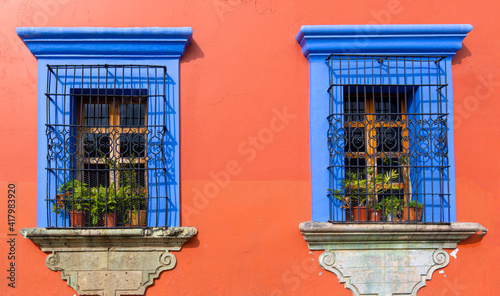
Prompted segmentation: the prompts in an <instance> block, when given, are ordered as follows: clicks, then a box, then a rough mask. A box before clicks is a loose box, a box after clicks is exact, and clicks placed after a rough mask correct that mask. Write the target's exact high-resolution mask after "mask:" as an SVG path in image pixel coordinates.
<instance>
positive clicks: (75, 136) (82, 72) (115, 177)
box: [45, 65, 171, 228]
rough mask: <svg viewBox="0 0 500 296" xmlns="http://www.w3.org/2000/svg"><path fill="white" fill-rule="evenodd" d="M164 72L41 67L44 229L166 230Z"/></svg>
mask: <svg viewBox="0 0 500 296" xmlns="http://www.w3.org/2000/svg"><path fill="white" fill-rule="evenodd" d="M166 79H167V73H166V67H164V66H151V65H47V86H46V93H45V96H46V106H45V108H46V135H47V165H46V169H47V172H48V173H47V193H46V196H47V198H46V204H47V217H48V219H47V220H48V221H47V225H48V227H81V228H99V227H146V226H150V227H151V226H153V227H155V226H167V225H166V221H167V218H166V214H167V209H166V208H167V204H168V197H167V190H166V185H167V182H168V180H167V179H168V174H169V173H168V168H167V166H168V162H169V161H171V160H170V158H171V156H169V152H168V151H167V150H168V149H167V143H168V142H169V140H168V133H167V121H168V118H167V116H168V115H167V114H168V112H169V110H168V105H167V102H166Z"/></svg>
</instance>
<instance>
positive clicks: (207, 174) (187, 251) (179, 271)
mask: <svg viewBox="0 0 500 296" xmlns="http://www.w3.org/2000/svg"><path fill="white" fill-rule="evenodd" d="M499 10H500V2H498V1H494V0H487V1H481V2H471V1H457V0H455V1H451V0H450V1H445V0H442V1H434V0H433V1H430V0H421V1H414V0H376V1H373V0H370V1H368V0H362V1H337V0H335V1H333V0H328V1H307V0H297V1H289V0H209V1H202V0H196V1H195V0H193V1H160V0H156V1H132V0H113V1H112V0H107V1H104V0H101V1H97V0H86V1H80V0H73V1H70V0H23V1H20V0H3V1H0V14H1V17H0V139H1V140H0V258H1V260H0V295H6V296H13V295H16V296H21V295H23V296H24V295H37V296H38V295H50V296H52V295H54V296H67V295H73V294H74V291H73V290H72V289H71V288H69V287H68V286H67V285H66V282H64V281H62V280H61V279H60V273H59V272H52V271H50V270H48V269H47V268H46V267H45V258H46V254H43V253H42V252H41V251H40V250H39V249H38V247H36V246H35V245H34V244H32V243H31V241H29V240H25V239H23V238H22V237H20V236H18V237H17V246H16V248H17V249H16V252H17V254H16V255H17V261H16V262H17V264H18V265H17V271H18V273H17V282H16V286H17V287H16V289H12V288H8V287H7V281H6V279H5V277H6V276H5V275H6V269H7V267H6V264H7V258H6V257H7V253H8V248H7V247H8V246H7V244H6V243H5V241H6V240H7V237H6V233H7V228H6V226H7V225H6V211H7V209H6V206H7V201H6V200H7V193H6V191H7V184H8V183H9V182H15V183H16V185H17V188H18V194H17V201H18V203H17V212H16V215H17V229H18V230H19V229H20V228H22V227H34V226H35V221H36V218H35V217H36V216H35V215H36V210H35V192H36V155H35V152H36V146H37V141H36V120H35V119H36V81H37V74H36V60H35V58H34V57H33V56H32V55H31V54H30V52H29V51H28V49H27V48H26V47H25V46H24V45H23V44H22V42H21V40H20V39H19V38H17V36H16V35H15V28H16V27H18V26H65V27H76V26H90V27H97V26H105V27H134V26H137V27H148V26H161V27H168V26H191V27H192V28H193V32H194V33H193V40H194V41H193V43H192V44H191V45H190V47H189V48H188V49H187V52H186V54H185V56H184V57H183V58H182V59H181V64H180V68H181V81H180V88H181V97H180V99H181V198H182V215H183V216H182V222H181V223H182V224H183V225H189V226H196V227H197V228H198V230H199V234H198V236H197V237H195V238H194V239H193V240H192V241H190V242H189V243H187V244H186V245H185V247H184V248H183V250H182V251H181V252H178V253H176V256H177V259H178V265H177V267H176V268H175V269H173V270H171V271H168V272H164V273H162V274H161V276H160V278H159V279H158V280H156V282H155V284H154V285H153V286H152V287H150V288H149V289H148V290H147V293H146V295H234V296H236V295H237V296H261V295H262V296H264V295H270V296H271V295H272V296H279V295H299V296H302V295H344V296H347V295H351V293H350V292H349V291H348V290H345V289H344V288H343V286H342V285H340V284H339V283H338V280H337V279H336V277H335V275H333V274H331V273H329V272H326V271H325V270H323V269H321V268H320V267H319V266H318V264H317V258H318V256H319V254H320V253H319V252H313V253H310V252H309V250H308V248H307V245H306V243H305V242H304V240H303V239H302V237H301V235H300V232H299V230H298V224H299V223H300V222H302V221H307V220H309V219H310V188H309V187H310V169H309V167H310V163H309V138H308V137H309V131H308V100H309V98H308V85H309V82H308V78H309V77H308V75H309V69H308V63H307V60H306V59H305V58H304V57H303V55H302V53H301V49H300V46H299V45H298V44H297V43H296V41H295V36H296V34H297V32H298V30H299V28H300V26H301V25H314V24H424V23H425V24H433V23H470V24H472V25H473V26H474V29H473V31H472V32H470V33H469V34H468V36H467V37H466V38H465V40H464V48H463V49H462V50H460V51H459V53H458V54H457V56H456V57H455V60H454V65H453V76H454V78H453V83H454V88H453V91H454V100H455V106H454V107H455V117H456V119H457V121H456V130H455V149H456V184H457V186H456V190H457V200H458V207H457V216H458V220H459V221H462V222H479V223H481V224H482V225H483V226H485V227H487V228H488V229H489V230H490V231H489V233H488V235H487V236H485V237H484V238H483V239H482V240H479V239H478V238H477V237H473V238H471V239H469V240H468V241H467V242H464V243H462V244H460V245H459V247H458V248H459V252H458V254H457V259H454V258H451V262H450V265H449V266H448V267H447V268H445V269H444V273H438V272H436V273H434V276H433V280H432V281H430V282H427V287H425V288H423V289H421V290H420V292H419V295H420V296H430V295H460V296H465V295H471V296H476V295H497V294H498V291H499V290H500V276H499V275H498V272H497V270H498V262H500V258H499V257H500V256H499V254H500V250H499V248H500V247H499V246H500V239H499V237H498V235H497V231H498V229H500V222H499V217H500V215H498V213H497V212H498V207H499V203H498V201H497V199H496V198H497V197H498V196H500V186H499V185H500V183H499V181H498V177H497V175H498V174H497V173H496V172H497V171H498V169H497V168H496V167H495V164H497V163H499V162H500V156H499V154H498V153H497V150H498V147H499V146H500V137H499V135H500V116H498V115H497V113H498V110H500V100H498V96H499V94H500V90H499V87H500V62H499V60H500V56H499V53H500V42H499V41H498V38H497V31H498V25H497V23H498V13H497V12H498V11H499ZM277 113H287V114H289V116H288V118H287V119H286V120H281V121H277V120H279V118H280V117H279V116H277ZM276 118H278V119H276ZM269 131H271V133H269ZM259 135H260V137H261V138H262V137H264V139H265V143H262V142H259V144H257V146H255V148H252V147H253V146H252V144H251V141H252V138H255V137H257V138H258V137H259ZM325 148H326V144H325ZM325 172H326V171H325ZM214 175H215V176H219V177H220V178H222V177H221V176H226V177H227V176H229V181H219V183H217V182H215V181H214V180H213V176H214ZM222 179H223V180H226V179H224V178H222ZM207 188H208V189H207ZM205 191H206V193H200V192H205ZM202 194H204V196H202ZM450 251H451V250H450Z"/></svg>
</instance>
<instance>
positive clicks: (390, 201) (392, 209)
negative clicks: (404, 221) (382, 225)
mask: <svg viewBox="0 0 500 296" xmlns="http://www.w3.org/2000/svg"><path fill="white" fill-rule="evenodd" d="M379 207H380V210H382V209H384V215H386V216H387V215H391V214H392V215H397V214H399V212H400V202H399V198H397V197H396V196H394V195H393V196H391V197H386V198H385V199H384V200H383V201H382V202H379V203H378V204H377V209H378V208H379Z"/></svg>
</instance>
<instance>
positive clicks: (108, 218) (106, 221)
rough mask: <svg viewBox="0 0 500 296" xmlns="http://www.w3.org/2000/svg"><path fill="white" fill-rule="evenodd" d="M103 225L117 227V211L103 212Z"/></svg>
mask: <svg viewBox="0 0 500 296" xmlns="http://www.w3.org/2000/svg"><path fill="white" fill-rule="evenodd" d="M102 226H104V227H115V226H116V214H115V213H105V214H102Z"/></svg>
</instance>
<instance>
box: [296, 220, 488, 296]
mask: <svg viewBox="0 0 500 296" xmlns="http://www.w3.org/2000/svg"><path fill="white" fill-rule="evenodd" d="M299 229H300V231H301V232H302V235H303V236H304V239H305V240H306V242H307V244H308V246H309V249H310V250H324V252H323V253H322V254H321V255H320V257H319V260H318V261H319V264H320V266H321V267H322V268H324V269H325V270H327V271H330V272H332V273H334V274H335V275H337V277H338V279H339V282H340V283H344V286H345V287H346V288H347V289H350V290H351V291H352V293H353V295H355V296H358V295H378V296H391V295H400V296H403V295H407V296H408V295H412V296H415V295H417V291H418V290H419V289H420V288H421V287H423V286H425V283H426V281H427V280H430V279H431V277H432V273H433V272H434V271H435V270H437V269H440V268H444V267H446V266H447V265H448V263H449V261H450V256H449V254H448V252H446V251H444V250H443V249H450V248H451V249H453V248H456V247H457V244H458V243H459V242H460V241H462V240H464V239H466V238H468V237H469V236H471V235H474V234H477V235H479V236H483V235H485V234H486V233H487V231H488V230H487V229H486V228H484V227H483V226H481V225H480V224H477V223H451V224H445V225H435V224H432V225H431V224H395V223H359V224H354V223H352V224H334V223H325V222H302V223H301V224H300V226H299Z"/></svg>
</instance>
